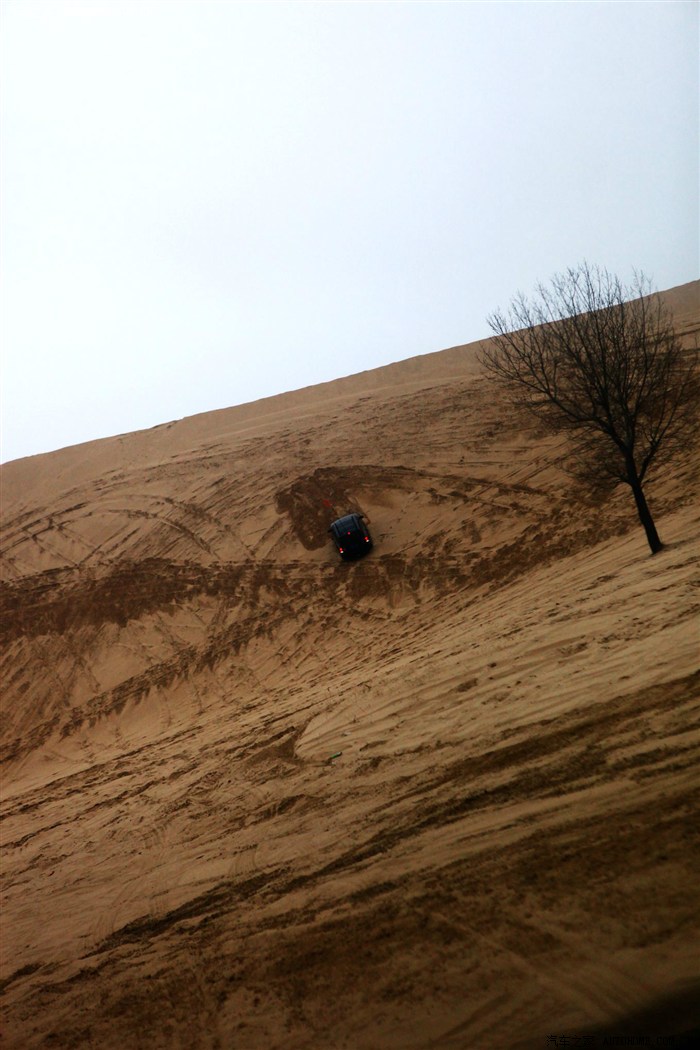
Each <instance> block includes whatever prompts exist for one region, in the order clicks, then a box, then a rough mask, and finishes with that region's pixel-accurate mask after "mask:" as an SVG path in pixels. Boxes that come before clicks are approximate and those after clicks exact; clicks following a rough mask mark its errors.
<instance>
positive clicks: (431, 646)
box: [0, 282, 700, 1050]
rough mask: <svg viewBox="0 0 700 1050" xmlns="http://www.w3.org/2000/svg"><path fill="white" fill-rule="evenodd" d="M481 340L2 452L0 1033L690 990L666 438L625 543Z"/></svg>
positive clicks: (673, 481) (43, 1039) (98, 1044)
mask: <svg viewBox="0 0 700 1050" xmlns="http://www.w3.org/2000/svg"><path fill="white" fill-rule="evenodd" d="M665 294H666V297H667V299H668V302H669V304H670V305H671V307H672V309H673V310H674V312H675V317H676V324H677V327H678V329H679V331H681V332H682V333H683V334H684V337H686V338H688V339H692V338H695V337H696V336H697V333H698V330H700V282H695V283H693V284H691V285H684V286H682V287H680V288H677V289H672V290H671V291H669V292H668V293H665ZM477 350H478V345H477V344H472V345H468V346H464V347H456V348H453V349H450V350H445V351H441V352H439V353H435V354H428V355H425V356H424V357H419V358H414V359H412V360H409V361H404V362H400V363H398V364H395V365H390V366H387V367H385V368H380V369H376V370H374V371H372V372H366V373H363V374H361V375H358V376H351V377H348V378H345V379H340V380H338V381H336V382H334V383H327V384H323V385H321V386H317V387H313V388H309V389H306V390H301V391H296V392H294V393H290V394H285V395H281V396H279V397H275V398H268V399H266V400H264V401H260V402H257V403H255V404H251V405H245V406H240V407H237V408H231V409H226V410H222V411H219V412H212V413H208V414H206V415H200V416H196V417H191V418H188V419H184V420H180V421H177V422H173V423H168V424H166V425H163V426H160V427H156V428H154V429H152V430H149V431H144V432H139V433H134V434H127V435H123V436H120V437H115V438H109V439H105V440H101V441H95V442H91V443H89V444H85V445H80V446H76V447H73V448H67V449H63V450H61V451H58V452H53V453H50V454H46V455H42V456H35V457H32V458H29V459H25V460H18V461H16V462H13V463H9V464H7V465H6V466H5V467H4V468H3V469H2V499H3V507H2V510H3V533H2V564H3V586H2V595H3V603H4V614H3V619H2V632H3V657H2V660H3V662H2V680H3V686H4V688H3V703H2V715H3V720H2V736H1V739H0V743H1V746H2V758H3V801H2V813H1V816H2V822H1V825H0V828H1V832H2V851H3V852H2V857H3V861H2V931H1V932H2V944H1V947H2V958H1V964H2V969H1V972H0V979H1V980H2V996H1V997H0V1005H1V1007H2V1042H1V1045H2V1046H3V1047H4V1048H5V1050H9V1048H38V1047H52V1048H82V1047H94V1048H100V1050H110V1048H114V1050H117V1048H119V1050H122V1048H144V1050H154V1048H187V1050H195V1048H212V1050H306V1048H313V1050H316V1048H318V1050H321V1048H323V1050H341V1048H342V1050H428V1048H432V1050H458V1048H459V1050H461V1048H469V1050H472V1048H473V1050H515V1048H522V1050H530V1048H542V1050H545V1048H546V1047H549V1046H554V1045H559V1046H562V1045H569V1046H573V1045H581V1046H583V1045H586V1046H598V1045H601V1046H602V1045H623V1044H622V1043H619V1042H618V1043H617V1044H614V1043H611V1042H609V1041H608V1042H606V1043H605V1044H604V1040H605V1039H608V1040H609V1038H612V1037H613V1036H614V1037H615V1038H619V1039H622V1038H623V1037H624V1038H627V1039H628V1040H629V1039H631V1037H632V1036H633V1035H634V1034H635V1033H638V1034H640V1037H641V1035H643V1036H647V1037H649V1038H652V1037H653V1038H654V1039H656V1040H662V1039H665V1040H666V1041H665V1042H662V1041H658V1042H656V1043H654V1044H653V1045H665V1046H673V1047H679V1046H681V1045H685V1044H684V1043H683V1039H685V1040H686V1041H688V1040H689V1039H691V1036H690V1035H689V1033H691V1032H692V1030H693V1029H697V1028H698V1027H699V1026H700V1005H699V1003H700V995H699V994H698V989H699V988H700V984H699V983H698V977H699V975H700V932H699V926H700V924H699V913H700V776H699V773H698V769H699V763H698V758H699V755H700V673H699V666H700V659H699V657H700V634H699V628H698V624H699V618H698V612H699V611H700V594H699V591H698V576H699V574H698V565H699V555H700V503H699V501H698V475H699V473H700V469H699V468H700V456H699V455H698V449H697V448H689V449H688V450H687V452H686V454H685V455H683V456H681V457H679V458H678V459H676V460H675V462H674V463H673V464H672V465H671V466H670V467H669V468H666V469H664V470H663V471H660V472H659V474H658V476H656V477H654V478H653V479H652V481H651V482H650V485H649V488H648V495H649V500H650V505H651V507H652V510H653V512H654V513H655V517H656V521H657V524H658V527H659V531H660V534H661V538H662V540H663V541H664V542H665V544H666V546H665V548H664V550H663V551H662V552H661V553H659V554H658V555H657V556H655V557H651V556H650V554H649V551H648V547H647V546H646V540H645V537H644V533H643V531H642V529H641V528H640V526H639V524H638V522H637V520H636V516H635V510H634V504H633V501H632V498H631V495H630V493H629V491H622V490H620V491H618V492H616V493H615V494H614V496H613V497H612V498H611V499H610V500H609V501H608V502H605V503H601V502H599V501H596V500H594V499H593V498H592V497H591V496H589V495H587V494H586V493H585V492H583V491H582V490H581V489H580V488H579V487H578V486H577V485H576V484H575V483H574V482H573V481H572V480H571V478H570V477H569V476H568V475H567V474H566V473H565V472H564V471H563V469H562V461H563V456H564V454H565V451H566V446H565V439H564V438H553V437H548V436H545V435H543V434H542V433H539V432H538V431H537V429H536V428H535V429H533V427H532V424H531V423H530V422H528V421H527V420H526V419H524V418H522V417H521V416H519V415H518V414H517V413H514V412H513V411H512V410H511V409H509V408H508V406H507V405H506V404H505V402H504V401H503V399H502V397H501V395H500V394H499V393H498V391H497V390H496V389H495V388H494V387H493V386H492V385H491V384H490V383H489V382H488V381H487V380H486V378H485V377H484V376H483V375H482V374H481V371H480V368H479V366H478V362H477V358H476V352H477ZM227 386H228V387H229V388H230V389H231V390H235V376H234V375H231V376H222V389H224V388H226V387H227ZM349 509H357V510H360V511H361V512H363V513H364V514H366V516H367V518H368V520H369V522H370V528H371V530H372V534H373V537H374V541H375V547H374V550H373V551H372V552H371V554H370V555H369V556H368V557H367V558H365V559H364V560H362V561H359V562H357V563H352V564H345V563H342V562H340V560H339V559H338V557H337V555H336V553H335V551H334V549H333V547H332V545H331V543H330V540H329V537H328V534H327V531H326V530H327V526H328V523H329V521H330V520H332V518H333V517H334V516H336V514H340V513H344V512H345V511H347V510H349ZM683 1033H685V1035H683ZM565 1036H566V1037H567V1038H568V1039H569V1040H570V1041H569V1042H567V1041H566V1040H565V1039H564V1037H565ZM574 1040H575V1041H574ZM624 1045H634V1044H632V1043H631V1042H629V1041H628V1042H627V1043H626V1044H624ZM637 1045H643V1044H641V1043H638V1044H637ZM688 1045H689V1044H688Z"/></svg>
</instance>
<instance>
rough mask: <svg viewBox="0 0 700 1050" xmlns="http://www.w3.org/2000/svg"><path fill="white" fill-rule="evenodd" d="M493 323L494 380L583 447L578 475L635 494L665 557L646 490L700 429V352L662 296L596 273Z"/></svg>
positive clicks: (578, 275)
mask: <svg viewBox="0 0 700 1050" xmlns="http://www.w3.org/2000/svg"><path fill="white" fill-rule="evenodd" d="M488 323H489V325H490V327H491V329H492V331H493V333H494V337H493V338H492V339H491V340H489V342H488V343H486V344H485V347H484V349H483V351H482V353H481V355H480V357H481V361H482V364H483V365H484V366H485V368H486V369H487V371H488V372H489V373H490V375H491V376H492V377H493V378H495V379H496V380H499V381H501V382H502V383H504V384H505V386H506V387H507V388H508V389H509V390H510V392H511V395H512V396H513V399H514V401H515V402H516V403H517V404H519V405H523V406H525V407H526V408H528V409H529V410H530V411H532V412H534V413H535V414H536V415H537V416H538V417H539V418H540V419H541V420H543V421H544V423H545V425H546V426H547V427H548V429H550V430H552V431H557V430H560V429H569V430H571V431H573V432H574V433H575V435H576V437H577V448H576V450H575V458H576V460H577V463H578V470H577V472H578V473H579V474H581V475H582V476H583V477H584V478H585V479H586V480H587V481H588V482H590V483H592V484H594V485H601V484H608V485H609V484H613V485H615V484H619V483H624V484H626V485H629V486H630V488H631V489H632V493H633V494H634V499H635V503H636V506H637V512H638V514H639V520H640V521H641V523H642V525H643V526H644V530H645V532H646V536H647V540H648V542H649V546H650V548H651V551H652V554H656V552H657V551H659V550H661V547H662V546H663V544H662V543H661V540H660V539H659V534H658V532H657V531H656V526H655V524H654V520H653V518H652V515H651V512H650V510H649V507H648V505H647V501H646V496H645V494H644V484H645V481H646V480H647V476H648V474H649V470H650V468H651V466H652V464H655V466H657V467H658V466H659V465H660V463H661V462H663V461H665V460H667V459H668V458H669V457H670V456H671V455H672V454H673V453H674V452H676V451H677V450H678V449H679V447H680V446H683V445H684V444H686V442H687V441H688V439H689V438H690V436H691V432H692V431H693V430H695V429H696V427H697V423H698V417H699V416H700V405H699V401H700V397H699V395H700V383H699V380H698V367H697V366H698V350H697V346H696V347H694V348H692V349H686V348H684V347H683V344H682V342H681V341H680V339H679V338H678V337H677V335H676V333H675V332H674V327H673V318H672V316H671V314H670V313H669V311H668V310H667V309H666V307H665V306H664V304H663V301H662V299H661V297H660V296H659V294H658V292H655V291H653V290H652V288H651V283H650V281H649V280H648V278H646V277H645V276H644V274H642V273H639V274H636V275H635V278H634V281H633V283H632V284H631V285H630V286H627V287H626V286H625V285H623V284H622V282H621V281H620V279H619V278H618V277H616V276H614V275H613V274H610V273H608V271H607V270H604V269H600V268H598V267H591V266H589V265H588V264H587V263H584V264H582V265H581V266H578V267H576V268H573V269H569V270H567V271H566V272H565V273H562V274H558V275H557V276H555V277H554V278H553V279H552V280H551V282H550V284H549V286H548V287H545V286H544V285H541V284H540V285H538V286H537V289H536V294H535V296H534V297H533V298H532V299H528V298H526V297H525V296H524V295H522V294H518V295H517V296H516V297H515V298H514V299H513V300H512V302H511V304H510V308H509V309H508V311H507V312H506V313H504V312H502V311H500V310H498V311H496V312H495V313H493V314H491V316H490V317H489V318H488Z"/></svg>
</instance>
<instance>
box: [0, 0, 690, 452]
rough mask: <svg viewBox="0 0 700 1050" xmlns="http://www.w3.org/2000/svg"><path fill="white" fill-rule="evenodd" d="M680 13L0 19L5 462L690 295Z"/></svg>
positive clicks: (646, 7) (158, 5)
mask: <svg viewBox="0 0 700 1050" xmlns="http://www.w3.org/2000/svg"><path fill="white" fill-rule="evenodd" d="M699 11H700V7H699V5H698V4H697V3H695V2H669V0H666V2H658V3H657V2H654V0H651V2H635V0H633V2H625V3H622V2H620V3H616V2H601V3H597V2H582V3H575V2H553V3H533V2H527V0H522V2H515V3H498V2H487V3H467V2H463V3H459V2H458V3H440V2H426V3H420V2H410V3H409V2H392V3H359V2H352V3H331V2H321V3H312V2H302V3H274V2H261V3H238V2H226V0H219V2H215V3H208V2H203V0H192V2H191V0H133V2H132V0H104V2H88V0H84V2H83V0H80V2H79V0H73V2H69V0H48V2H40V0H2V44H1V46H2V54H1V55H0V59H1V65H2V85H1V86H2V96H1V97H2V138H3V142H2V180H3V184H2V255H3V258H2V266H3V271H2V272H3V287H2V308H3V309H2V314H3V316H2V343H3V351H4V355H3V388H4V395H3V459H5V460H8V459H15V458H18V457H20V456H26V455H31V454H34V453H38V452H45V451H49V450H51V449H55V448H59V447H63V446H65V445H71V444H75V443H77V442H81V441H86V440H89V439H92V438H96V437H106V436H108V435H111V434H115V433H125V432H128V431H131V430H136V429H139V428H142V427H149V426H153V425H155V424H157V423H162V422H166V421H168V420H171V419H176V418H180V417H181V416H185V415H192V414H194V413H196V412H203V411H207V410H209V409H214V408H224V407H227V406H229V405H235V404H241V403H243V402H246V401H252V400H255V399H257V398H260V397H264V396H266V395H269V394H274V393H280V392H282V391H286V390H292V389H296V388H298V387H303V386H308V385H310V384H314V383H319V382H322V381H324V380H328V379H335V378H338V377H339V376H343V375H348V374H351V373H354V372H359V371H362V370H364V369H367V368H374V367H376V366H378V365H382V364H386V363H388V362H390V361H396V360H400V359H402V358H406V357H412V356H414V355H416V354H422V353H429V352H431V351H433V350H440V349H443V348H445V347H448V346H453V345H455V344H458V343H465V342H469V341H471V340H474V339H479V338H481V337H483V336H485V335H486V334H488V328H487V325H486V320H485V318H486V315H487V314H488V313H490V312H491V311H492V310H493V309H494V308H495V307H498V306H507V304H508V302H509V300H510V298H511V297H512V295H513V294H514V293H515V292H516V291H517V290H518V289H522V290H523V291H529V290H531V289H532V287H533V285H534V284H535V282H536V281H538V280H540V279H544V280H546V279H547V278H549V277H550V276H551V275H552V274H553V273H554V272H556V271H558V270H561V269H563V268H565V267H567V266H569V265H574V264H576V263H578V262H580V261H582V260H583V259H587V260H588V261H589V262H591V263H597V264H600V265H602V266H606V267H608V268H609V269H611V270H613V271H615V272H617V273H618V274H619V275H620V276H621V277H623V278H624V279H625V280H626V279H628V278H629V277H630V276H631V273H632V269H633V268H634V267H636V268H638V269H642V270H644V271H645V272H646V273H647V274H648V275H649V276H651V277H652V279H653V280H654V282H655V284H656V286H657V287H658V288H660V289H664V288H669V287H672V286H673V285H677V284H682V283H685V282H686V281H691V280H694V279H696V278H697V277H698V276H699V274H700V263H699V259H698V237H699V233H698V156H699V149H698V15H699Z"/></svg>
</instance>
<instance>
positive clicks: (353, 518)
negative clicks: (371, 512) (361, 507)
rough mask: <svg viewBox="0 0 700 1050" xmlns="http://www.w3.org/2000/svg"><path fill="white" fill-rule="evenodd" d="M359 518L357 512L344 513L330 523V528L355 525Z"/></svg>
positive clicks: (343, 527)
mask: <svg viewBox="0 0 700 1050" xmlns="http://www.w3.org/2000/svg"><path fill="white" fill-rule="evenodd" d="M359 518H360V515H359V514H346V515H344V517H342V518H338V519H337V520H336V521H334V522H333V524H332V525H331V528H332V529H347V528H348V527H349V526H352V525H357V523H358V520H359Z"/></svg>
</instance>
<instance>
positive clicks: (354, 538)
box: [328, 514, 372, 561]
mask: <svg viewBox="0 0 700 1050" xmlns="http://www.w3.org/2000/svg"><path fill="white" fill-rule="evenodd" d="M328 531H329V532H330V534H331V536H332V537H333V542H334V543H335V545H336V547H337V548H338V554H339V555H340V557H341V558H343V559H345V561H347V560H348V559H350V558H359V557H361V556H362V555H363V554H366V553H367V551H370V550H371V549H372V537H371V536H370V534H369V529H368V528H367V526H366V525H365V523H364V521H363V516H362V514H346V515H345V517H344V518H338V520H337V521H334V522H333V524H332V525H331V527H330V528H329V530H328Z"/></svg>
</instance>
